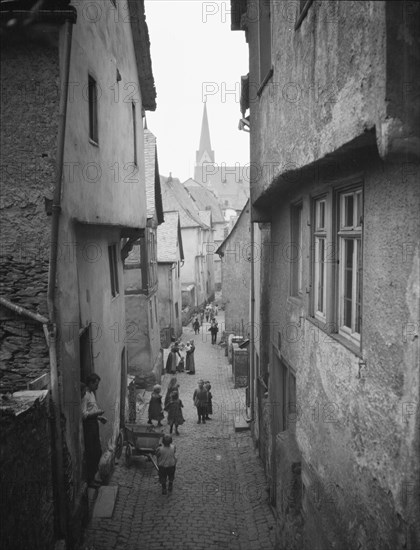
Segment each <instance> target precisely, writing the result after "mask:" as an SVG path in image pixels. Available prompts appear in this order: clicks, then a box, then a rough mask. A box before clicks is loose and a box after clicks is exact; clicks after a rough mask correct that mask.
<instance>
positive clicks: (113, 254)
mask: <svg viewBox="0 0 420 550" xmlns="http://www.w3.org/2000/svg"><path fill="white" fill-rule="evenodd" d="M108 256H109V271H110V275H111V296H112V297H113V298H115V296H117V295H118V293H119V288H118V261H117V245H116V244H113V245H111V246H108Z"/></svg>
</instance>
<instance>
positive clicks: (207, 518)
mask: <svg viewBox="0 0 420 550" xmlns="http://www.w3.org/2000/svg"><path fill="white" fill-rule="evenodd" d="M218 321H219V325H220V326H222V327H223V313H222V315H219V316H218ZM207 327H208V325H206V324H205V325H204V327H202V330H203V329H207ZM220 334H221V332H219V335H218V336H220ZM191 338H194V341H195V344H196V351H195V364H196V374H195V375H188V374H186V373H182V374H179V375H178V383H179V384H180V398H181V399H182V401H183V403H184V409H183V410H184V417H185V419H186V422H185V424H183V426H181V427H180V434H181V435H180V436H176V435H174V436H173V437H174V443H175V444H176V447H177V455H178V464H177V470H176V476H175V482H174V490H173V493H172V494H169V495H162V492H161V486H160V485H159V484H158V477H157V472H156V470H155V469H154V468H153V465H152V464H151V462H148V461H146V460H145V459H144V458H143V457H136V458H134V459H133V460H132V465H131V466H130V467H129V468H128V467H127V466H126V465H125V459H124V453H123V456H122V457H121V459H120V461H119V464H118V465H117V466H116V469H115V471H114V474H113V476H112V479H111V481H110V483H109V484H110V485H118V487H119V489H118V497H117V501H116V504H115V508H114V513H113V516H112V518H111V519H98V518H93V519H92V521H91V523H90V524H89V526H88V529H87V531H86V533H85V539H84V544H83V545H82V548H83V550H87V549H89V550H108V549H109V550H111V549H112V550H134V549H135V550H154V549H159V550H161V549H170V550H173V549H182V550H184V549H185V550H189V549H191V550H217V549H232V550H233V549H235V550H264V549H273V548H274V547H275V544H274V536H275V535H274V532H275V531H274V519H273V515H272V512H271V509H270V506H269V504H268V499H267V497H268V494H267V491H266V482H265V476H264V472H263V468H262V464H261V462H260V460H259V458H258V456H257V455H256V452H255V450H254V447H253V443H252V439H251V435H250V432H249V431H246V432H236V433H235V431H234V425H233V420H234V417H235V416H238V415H239V414H244V399H245V391H244V389H234V388H233V380H232V369H231V366H230V365H229V364H228V361H227V357H225V353H224V348H223V347H221V346H219V345H212V344H211V337H210V332H207V331H206V332H202V333H200V335H197V336H194V333H193V331H192V329H191V328H190V327H187V328H184V333H183V341H184V342H185V341H186V340H188V339H191ZM169 378H170V376H169V375H166V374H165V376H164V377H163V381H162V389H163V391H162V393H163V396H164V395H165V391H166V386H167V383H168V380H169ZM200 378H203V379H204V380H209V381H210V382H211V385H212V394H213V419H212V420H211V421H208V422H206V424H205V425H203V424H200V425H198V424H197V415H196V409H195V407H194V405H193V400H192V394H193V391H194V389H195V388H196V386H197V382H198V380H199V379H200ZM146 395H147V396H149V395H150V394H146ZM147 400H148V398H147ZM146 420H147V404H145V405H144V406H143V408H142V409H141V410H140V411H139V412H138V415H137V422H140V423H143V422H145V421H146ZM163 422H164V427H163V432H164V433H168V432H169V427H168V426H167V425H166V420H164V421H163Z"/></svg>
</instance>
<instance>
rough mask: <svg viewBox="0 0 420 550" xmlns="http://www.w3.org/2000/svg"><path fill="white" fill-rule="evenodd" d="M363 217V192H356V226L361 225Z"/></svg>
mask: <svg viewBox="0 0 420 550" xmlns="http://www.w3.org/2000/svg"><path fill="white" fill-rule="evenodd" d="M361 219H362V193H357V194H356V220H355V223H356V226H357V227H359V226H360V225H361Z"/></svg>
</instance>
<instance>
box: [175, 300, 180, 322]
mask: <svg viewBox="0 0 420 550" xmlns="http://www.w3.org/2000/svg"><path fill="white" fill-rule="evenodd" d="M175 317H176V318H177V319H178V317H179V310H178V302H175Z"/></svg>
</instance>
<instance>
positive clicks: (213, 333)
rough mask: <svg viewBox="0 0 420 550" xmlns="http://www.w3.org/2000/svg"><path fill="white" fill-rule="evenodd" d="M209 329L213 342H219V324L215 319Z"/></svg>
mask: <svg viewBox="0 0 420 550" xmlns="http://www.w3.org/2000/svg"><path fill="white" fill-rule="evenodd" d="M209 331H210V333H211V343H212V344H215V343H216V342H217V333H218V332H219V326H218V324H217V321H213V322H212V324H211V326H210V328H209Z"/></svg>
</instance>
